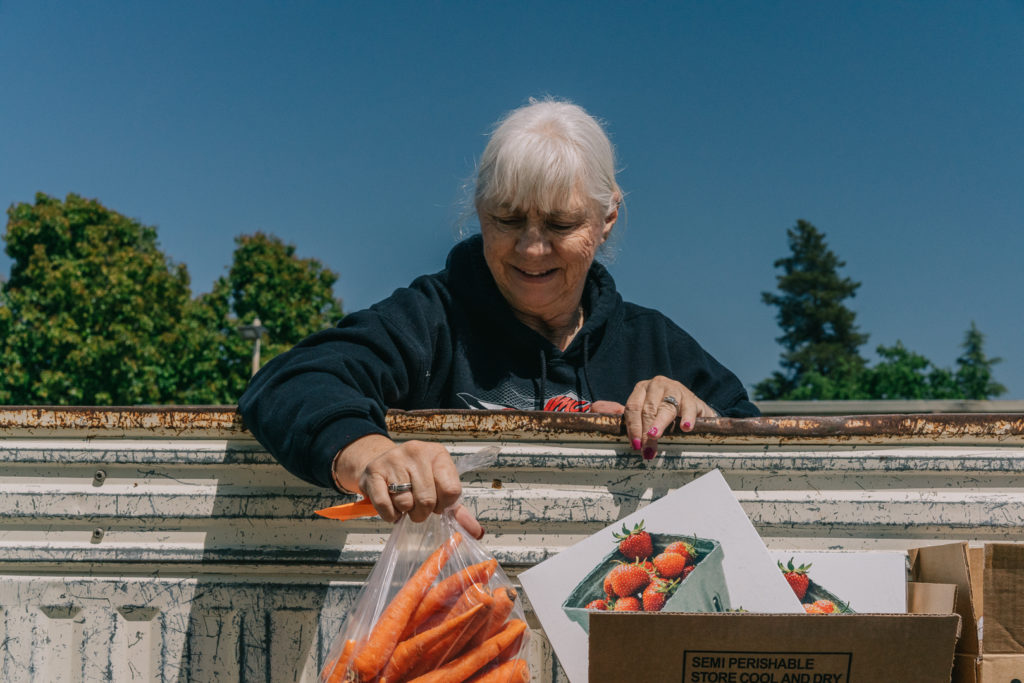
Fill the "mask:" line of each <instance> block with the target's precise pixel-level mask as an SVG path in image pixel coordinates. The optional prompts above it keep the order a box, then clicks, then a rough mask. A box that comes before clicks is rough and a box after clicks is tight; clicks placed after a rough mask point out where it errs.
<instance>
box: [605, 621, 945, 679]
mask: <svg viewBox="0 0 1024 683" xmlns="http://www.w3.org/2000/svg"><path fill="white" fill-rule="evenodd" d="M958 624H959V617H958V616H956V615H952V614H946V615H938V614H936V615H930V614H885V615H882V614H851V615H832V614H823V615H807V614H804V615H777V614H665V613H658V614H636V613H634V614H630V613H625V612H611V613H609V612H595V613H593V614H592V615H591V617H590V648H589V650H590V651H589V657H590V669H589V671H590V681H592V682H594V683H597V682H600V683H616V682H617V681H622V682H623V683H635V682H636V681H640V680H649V681H691V680H694V681H696V680H701V681H705V680H706V681H711V680H717V681H725V680H751V681H755V680H757V681H761V680H764V681H771V680H774V681H781V680H796V681H800V680H808V681H840V682H842V683H846V681H850V680H853V681H915V682H919V683H930V682H932V681H934V682H936V683H938V682H940V681H941V682H942V683H947V682H948V681H949V680H950V675H951V672H952V668H953V648H954V644H955V641H956V631H957V627H958Z"/></svg>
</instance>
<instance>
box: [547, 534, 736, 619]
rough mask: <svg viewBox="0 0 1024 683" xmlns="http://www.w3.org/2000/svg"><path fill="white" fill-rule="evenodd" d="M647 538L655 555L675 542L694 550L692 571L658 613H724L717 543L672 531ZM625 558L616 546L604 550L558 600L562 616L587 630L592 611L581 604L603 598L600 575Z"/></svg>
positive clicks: (726, 592) (726, 600)
mask: <svg viewBox="0 0 1024 683" xmlns="http://www.w3.org/2000/svg"><path fill="white" fill-rule="evenodd" d="M651 541H652V544H653V546H654V553H653V555H658V554H659V553H661V552H662V551H663V550H664V549H665V548H666V547H667V546H668V545H669V544H670V543H673V542H675V541H686V542H687V543H691V544H693V547H694V549H695V550H696V551H697V560H696V562H695V563H694V565H695V568H694V570H693V571H692V572H690V574H689V575H688V576H687V577H686V578H685V579H683V580H682V581H681V582H680V583H679V586H678V587H677V588H676V589H675V591H674V592H673V593H672V595H671V596H669V598H668V600H667V601H666V602H665V606H664V607H663V608H662V610H661V611H662V612H725V611H728V610H729V609H730V604H729V587H728V586H727V585H726V583H725V574H723V573H722V558H724V557H725V551H723V550H722V544H721V543H719V542H718V541H716V540H713V539H709V538H694V537H693V536H676V535H673V534H651ZM652 557H653V556H652ZM625 560H626V558H624V557H623V556H622V554H621V553H620V552H619V551H618V549H615V550H613V551H612V552H610V553H608V555H606V556H605V558H604V560H603V561H602V562H601V563H600V564H599V565H597V566H596V567H594V569H593V570H592V571H591V572H590V573H589V574H587V575H586V577H584V579H583V580H582V581H580V582H579V583H578V584H576V587H575V588H574V589H573V591H572V593H570V594H569V597H568V598H566V599H565V602H563V603H562V611H564V612H565V614H566V616H567V617H569V618H570V619H572V620H573V621H575V622H576V623H577V624H579V625H580V626H581V627H582V628H583V630H584V631H586V632H587V633H590V612H591V611H593V610H588V609H585V605H587V604H588V603H590V602H592V601H594V600H600V599H602V598H604V597H605V594H604V577H605V576H607V575H608V572H610V571H611V570H612V568H613V567H615V565H616V564H617V563H618V561H625Z"/></svg>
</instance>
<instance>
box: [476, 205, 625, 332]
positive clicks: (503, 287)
mask: <svg viewBox="0 0 1024 683" xmlns="http://www.w3.org/2000/svg"><path fill="white" fill-rule="evenodd" d="M477 213H478V215H479V217H480V229H481V232H482V234H483V240H484V258H485V259H486V260H487V266H488V268H490V270H491V275H493V276H494V281H495V282H496V283H497V285H498V289H499V290H500V291H501V293H502V295H504V297H505V299H506V300H507V301H508V303H509V305H510V306H512V309H513V310H514V311H516V312H517V313H519V314H521V315H524V316H527V317H530V318H537V319H540V320H543V321H546V322H554V321H556V320H557V319H558V318H559V317H561V316H569V315H572V316H575V315H576V312H577V310H578V308H579V305H580V299H581V297H582V295H583V284H584V282H585V281H586V277H587V270H589V268H590V264H591V262H593V260H594V255H595V254H596V253H597V248H598V247H599V246H601V244H602V243H603V242H604V241H605V240H606V239H607V238H608V235H609V234H610V233H611V230H612V226H614V225H615V220H616V218H618V211H617V210H612V212H611V213H610V214H608V215H607V216H605V215H603V214H604V212H603V211H602V209H601V207H600V206H598V205H597V203H596V202H594V201H592V200H584V199H583V198H582V197H581V196H580V195H579V194H578V193H577V194H576V195H574V197H573V199H572V200H571V201H569V202H568V205H567V206H565V207H564V208H561V209H559V210H556V211H553V212H551V213H541V212H540V211H538V210H536V209H531V210H529V211H523V210H511V209H509V208H507V207H502V206H478V207H477ZM574 320H575V318H574Z"/></svg>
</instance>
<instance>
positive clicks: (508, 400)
mask: <svg viewBox="0 0 1024 683" xmlns="http://www.w3.org/2000/svg"><path fill="white" fill-rule="evenodd" d="M503 389H504V391H502V390H501V389H499V390H497V391H493V392H484V394H483V396H484V397H483V398H478V397H477V396H474V395H473V394H469V393H460V394H458V396H459V398H460V399H461V400H462V402H463V403H465V404H466V407H467V408H469V409H471V410H536V409H537V404H536V400H535V399H534V398H533V397H532V396H524V395H522V394H520V393H519V392H518V391H516V390H515V389H513V388H512V387H511V386H506V387H503ZM543 410H547V411H552V412H557V413H589V412H590V401H585V400H583V399H581V398H580V397H579V396H577V395H576V393H575V392H573V391H565V392H562V393H560V394H558V395H557V396H552V397H551V398H549V399H547V400H546V401H544V408H543Z"/></svg>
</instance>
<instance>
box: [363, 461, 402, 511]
mask: <svg viewBox="0 0 1024 683" xmlns="http://www.w3.org/2000/svg"><path fill="white" fill-rule="evenodd" d="M361 488H362V489H363V492H364V493H365V494H366V497H367V498H369V499H370V502H371V503H373V507H374V509H375V510H377V514H379V515H380V518H381V519H383V520H384V521H385V522H392V523H393V522H397V521H398V520H399V519H400V518H401V517H402V512H401V511H400V510H398V509H397V508H396V507H395V504H394V501H393V500H392V498H391V493H390V492H389V491H388V483H387V480H386V478H385V477H384V476H383V475H381V474H379V473H370V472H368V473H366V474H365V475H364V476H363V485H362V487H361Z"/></svg>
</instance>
